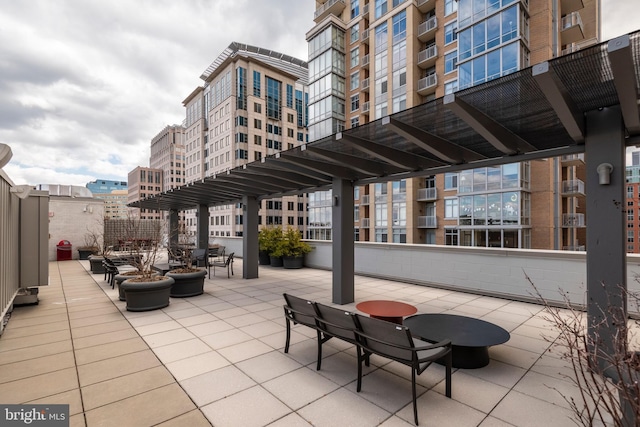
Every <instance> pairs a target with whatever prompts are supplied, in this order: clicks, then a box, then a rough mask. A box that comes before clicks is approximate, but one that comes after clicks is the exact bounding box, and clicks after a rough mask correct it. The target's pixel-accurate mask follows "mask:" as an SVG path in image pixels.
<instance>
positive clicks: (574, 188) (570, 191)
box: [562, 179, 584, 196]
mask: <svg viewBox="0 0 640 427" xmlns="http://www.w3.org/2000/svg"><path fill="white" fill-rule="evenodd" d="M562 195H563V196H584V182H583V181H582V180H580V179H571V180H568V181H562Z"/></svg>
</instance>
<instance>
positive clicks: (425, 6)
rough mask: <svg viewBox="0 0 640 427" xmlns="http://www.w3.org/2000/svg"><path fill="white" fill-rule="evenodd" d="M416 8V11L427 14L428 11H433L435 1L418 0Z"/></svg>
mask: <svg viewBox="0 0 640 427" xmlns="http://www.w3.org/2000/svg"><path fill="white" fill-rule="evenodd" d="M416 6H417V7H418V10H419V11H420V12H422V13H427V12H429V11H430V10H433V9H435V7H436V0H418V1H417V2H416Z"/></svg>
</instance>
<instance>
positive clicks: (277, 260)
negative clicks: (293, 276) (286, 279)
mask: <svg viewBox="0 0 640 427" xmlns="http://www.w3.org/2000/svg"><path fill="white" fill-rule="evenodd" d="M270 263H271V267H282V257H275V256H272V257H270Z"/></svg>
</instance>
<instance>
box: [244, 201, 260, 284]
mask: <svg viewBox="0 0 640 427" xmlns="http://www.w3.org/2000/svg"><path fill="white" fill-rule="evenodd" d="M259 209H260V204H259V203H258V200H257V199H256V198H255V197H249V196H244V197H243V198H242V222H243V226H242V277H243V278H245V279H257V278H258V210H259Z"/></svg>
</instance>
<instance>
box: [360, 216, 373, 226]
mask: <svg viewBox="0 0 640 427" xmlns="http://www.w3.org/2000/svg"><path fill="white" fill-rule="evenodd" d="M360 227H362V228H369V227H371V218H362V219H361V220H360Z"/></svg>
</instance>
